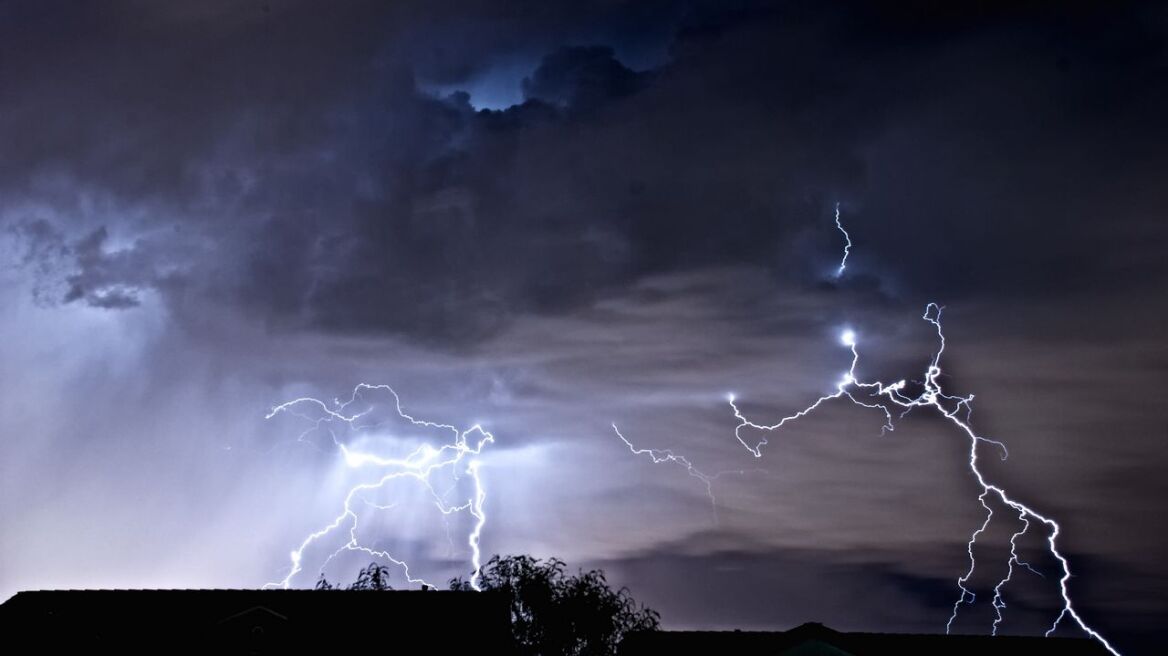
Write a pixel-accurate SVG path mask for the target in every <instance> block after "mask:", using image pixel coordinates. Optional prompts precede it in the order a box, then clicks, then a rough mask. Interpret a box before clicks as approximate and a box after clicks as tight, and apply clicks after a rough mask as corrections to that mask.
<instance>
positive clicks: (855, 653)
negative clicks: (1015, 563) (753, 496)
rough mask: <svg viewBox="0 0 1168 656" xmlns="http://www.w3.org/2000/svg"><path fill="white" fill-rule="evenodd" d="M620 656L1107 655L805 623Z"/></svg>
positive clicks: (683, 640) (1096, 649)
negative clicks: (700, 655)
mask: <svg viewBox="0 0 1168 656" xmlns="http://www.w3.org/2000/svg"><path fill="white" fill-rule="evenodd" d="M620 653H621V656H640V655H642V654H644V655H646V656H648V655H650V654H652V655H656V654H734V655H735V656H752V655H755V654H758V655H760V656H761V655H763V654H765V655H767V656H877V655H879V656H885V655H888V654H945V655H946V656H965V655H970V656H972V655H974V654H976V655H978V656H982V655H984V654H993V655H994V656H1011V655H1013V654H1019V655H1022V654H1025V655H1026V656H1032V655H1043V654H1051V655H1052V656H1053V655H1056V654H1057V655H1058V656H1099V655H1102V656H1107V653H1108V652H1107V650H1106V649H1104V648H1103V646H1102V645H1100V644H1099V643H1097V642H1095V641H1094V640H1088V639H1079V638H1043V637H1032V636H1025V637H1019V636H990V635H980V636H970V635H943V634H910V633H845V632H842V631H835V630H833V629H830V628H828V627H826V626H824V625H822V624H819V623H816V622H809V623H807V624H802V625H800V626H797V627H795V628H793V629H791V630H789V631H657V632H644V633H636V634H633V635H630V636H628V637H626V638H625V640H624V642H622V643H621V649H620Z"/></svg>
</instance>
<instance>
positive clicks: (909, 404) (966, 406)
mask: <svg viewBox="0 0 1168 656" xmlns="http://www.w3.org/2000/svg"><path fill="white" fill-rule="evenodd" d="M836 225H838V226H839V227H840V230H841V231H843V226H842V224H841V223H840V220H839V206H838V205H837V206H836ZM844 234H845V235H847V232H846V231H845V232H844ZM850 246H851V240H848V247H850ZM844 260H845V261H846V260H847V250H846V249H845V251H844ZM843 270H844V262H841V263H840V268H839V273H843ZM837 275H838V274H837ZM941 310H942V308H941V306H939V305H937V304H936V303H929V304H928V305H926V306H925V313H924V315H923V316H922V318H923V319H924V320H925V321H927V322H929V323H930V324H932V325H933V327H934V328H935V329H936V331H937V339H938V342H939V345H938V348H937V351H936V352H935V353H934V354H933V358H932V360H931V361H930V362H929V365H928V368H927V369H926V370H925V375H924V382H923V388H922V390H921V392H920V394H918V395H916V396H909V395H908V394H907V393H906V391H905V388H906V385H907V383H906V382H905V381H904V380H899V381H897V382H895V383H891V384H885V383H883V382H880V381H873V382H863V381H860V380H859V379H858V378H857V377H856V366H857V365H858V364H859V360H860V354H859V350H858V349H857V342H858V340H857V337H856V333H855V331H853V330H851V329H848V330H845V331H844V332H843V333H842V334H841V335H840V343H841V344H842V345H844V346H846V347H847V348H848V349H849V350H850V351H851V353H852V360H851V366H850V367H849V368H848V370H847V372H846V373H844V374H843V376H842V377H841V378H840V380H839V382H838V383H836V388H835V392H833V393H831V394H828V395H826V396H821V397H819V398H818V399H817V400H816V401H815V402H814V403H812V404H811V405H809V406H807V407H806V408H803V409H802V410H799V411H798V412H795V413H794V414H791V415H788V416H786V417H783V418H782V419H780V420H779V421H778V422H776V423H774V424H757V423H754V422H752V421H750V420H749V419H747V418H746V417H745V416H744V415H743V414H742V412H741V411H740V410H739V409H738V406H737V405H736V404H735V398H734V396H733V395H731V396H729V397H728V400H729V402H730V407H731V409H732V410H733V411H734V417H735V418H736V419H738V425H737V426H736V427H735V428H734V436H735V437H736V438H737V439H738V441H739V442H740V443H741V444H742V446H743V447H745V448H746V450H747V451H750V453H751V454H753V455H754V456H755V457H756V458H758V457H762V447H763V446H766V444H767V439H766V437H765V436H764V437H763V438H762V439H761V440H760V441H758V442H756V443H754V444H753V445H751V444H750V443H748V442H747V441H746V439H744V438H743V435H742V431H743V429H746V428H750V429H753V430H757V431H760V432H763V433H773V432H775V431H777V430H779V429H781V428H783V426H785V425H786V424H788V423H790V422H793V421H795V420H797V419H799V418H801V417H804V416H806V415H808V414H810V413H811V412H814V411H815V410H816V409H818V408H819V407H820V406H821V405H823V404H824V403H827V402H828V401H832V400H836V399H840V398H847V399H848V400H849V401H851V402H852V403H854V404H856V405H859V406H862V407H864V408H871V409H875V410H879V411H880V412H882V413H883V415H884V425H883V427H882V428H881V433H884V432H886V431H891V430H893V428H894V425H893V409H897V410H899V411H900V416H901V417H903V416H904V415H906V414H908V413H909V412H911V411H913V410H916V409H918V408H925V409H929V410H932V411H935V412H936V413H937V414H939V415H940V416H941V417H943V418H945V419H946V420H948V421H949V423H951V424H952V425H953V426H954V427H956V428H957V429H958V431H960V432H961V433H963V434H964V435H965V436H966V437H967V438H968V439H969V471H970V473H971V474H973V477H974V479H975V480H976V481H977V484H978V485H979V486H980V487H981V494H979V495H978V501H979V502H980V503H981V505H982V507H983V508H985V511H986V517H985V521H984V522H983V523H982V524H981V526H980V527H979V528H978V529H977V530H975V531H974V532H973V534H972V535H971V536H970V538H969V543H968V545H967V551H968V553H969V569H968V570H967V571H966V572H965V573H964V574H963V575H961V576H960V577H959V578H958V579H957V587H958V589H959V590H960V596H959V597H958V599H957V602H956V603H954V605H953V613H952V615H951V616H950V617H949V622H948V623H946V625H945V632H946V633H948V632H949V630H950V629H951V628H952V626H953V621H954V620H955V619H956V618H957V614H958V611H959V609H960V607H961V605H962V604H969V603H973V601H974V599H975V595H974V593H973V592H972V591H971V590H969V588H968V587H967V586H966V584H967V583H968V582H969V579H970V578H971V577H972V576H973V573H974V570H975V568H976V565H977V562H976V559H975V558H974V555H973V546H974V543H975V542H977V538H978V536H980V535H981V534H982V533H983V532H985V531H986V529H988V528H989V526H990V523H991V522H992V521H993V519H994V511H993V509H992V508H991V507H990V505H989V503H988V500H989V499H992V498H996V499H997V500H998V501H1000V502H1001V503H1003V504H1004V505H1006V506H1009V507H1010V508H1011V509H1012V510H1014V511H1015V512H1016V513H1017V516H1018V519H1019V520H1021V522H1022V528H1021V530H1019V531H1016V532H1015V533H1014V534H1013V535H1012V536H1011V538H1010V560H1009V563H1008V569H1007V574H1006V576H1005V578H1003V579H1002V580H1001V581H1000V582H999V583H998V584H997V586H995V587H994V598H993V606H994V610H995V613H996V619H995V620H994V623H993V629H992V630H993V633H994V635H996V634H997V629H998V624H999V623H1000V622H1001V619H1002V609H1004V608H1005V607H1006V604H1005V602H1004V601H1003V600H1002V590H1003V588H1004V587H1005V586H1006V584H1007V583H1008V582H1009V581H1010V579H1011V577H1012V576H1013V573H1014V567H1015V565H1017V566H1020V567H1024V568H1027V569H1030V570H1031V571H1034V570H1033V568H1031V567H1030V565H1028V564H1026V563H1025V562H1024V561H1022V560H1020V559H1019V557H1018V552H1017V539H1018V538H1019V537H1020V536H1022V535H1023V534H1024V533H1026V531H1027V530H1028V529H1029V528H1030V526H1031V522H1037V523H1039V524H1042V525H1043V526H1045V527H1046V529H1047V536H1046V540H1047V544H1048V545H1049V547H1048V551H1049V553H1050V554H1051V556H1053V557H1054V559H1055V560H1057V561H1058V563H1059V568H1060V571H1061V572H1062V576H1061V577H1060V578H1059V593H1060V596H1061V599H1062V602H1063V605H1062V609H1061V610H1060V612H1059V614H1058V616H1057V617H1055V618H1054V621H1053V623H1052V624H1051V626H1050V629H1048V630H1047V631H1046V635H1047V636H1049V635H1050V634H1051V633H1053V632H1054V631H1055V629H1057V628H1058V626H1059V624H1060V623H1061V622H1062V621H1063V620H1065V619H1068V618H1069V619H1070V620H1072V621H1074V622H1075V624H1077V625H1078V626H1079V628H1080V629H1082V630H1083V632H1084V633H1086V634H1087V635H1088V636H1090V637H1091V638H1093V639H1095V640H1097V641H1098V642H1099V643H1100V644H1102V645H1103V646H1104V647H1105V648H1106V649H1107V651H1108V652H1110V653H1112V654H1114V655H1115V656H1119V652H1118V651H1116V649H1115V648H1114V647H1112V646H1111V643H1109V642H1108V641H1107V640H1106V639H1105V638H1104V637H1103V636H1102V635H1100V634H1099V632H1097V631H1096V630H1094V629H1092V628H1091V627H1090V626H1088V625H1087V623H1086V622H1084V621H1083V618H1082V617H1080V616H1079V614H1078V612H1077V611H1076V610H1075V608H1074V605H1073V603H1072V601H1071V596H1070V592H1069V590H1068V588H1067V585H1068V582H1069V581H1070V579H1071V569H1070V565H1069V563H1068V562H1067V559H1066V557H1064V556H1063V555H1062V553H1061V552H1060V551H1059V549H1058V543H1057V540H1058V536H1059V534H1060V532H1061V530H1062V529H1061V527H1060V526H1059V524H1058V523H1057V522H1056V521H1055V520H1054V519H1052V518H1051V517H1048V516H1046V515H1043V514H1041V513H1039V512H1038V511H1036V510H1034V509H1033V508H1031V507H1030V506H1027V505H1025V504H1023V503H1021V502H1019V501H1017V500H1015V499H1014V498H1013V497H1011V496H1010V495H1009V494H1008V493H1007V492H1006V490H1005V489H1003V488H1002V487H1000V486H998V485H995V484H993V483H991V482H989V480H987V479H986V477H985V475H984V474H983V473H982V472H981V469H980V468H979V467H978V458H979V455H978V446H980V445H982V444H989V445H992V446H993V447H994V448H995V449H997V450H998V451H999V453H1000V456H1001V458H1002V459H1003V460H1005V459H1006V457H1007V455H1008V453H1007V451H1006V446H1005V445H1004V444H1003V443H1002V442H999V441H997V440H993V439H989V438H986V437H983V436H981V435H978V434H977V432H975V431H974V429H973V427H972V425H971V423H970V415H971V413H972V405H971V404H972V402H973V398H974V397H973V395H972V394H970V395H969V396H954V395H950V394H946V393H945V391H944V390H943V389H942V387H941V383H940V382H939V378H940V376H941V356H942V354H943V353H944V351H945V333H944V332H943V331H942V329H941ZM1035 573H1037V572H1035Z"/></svg>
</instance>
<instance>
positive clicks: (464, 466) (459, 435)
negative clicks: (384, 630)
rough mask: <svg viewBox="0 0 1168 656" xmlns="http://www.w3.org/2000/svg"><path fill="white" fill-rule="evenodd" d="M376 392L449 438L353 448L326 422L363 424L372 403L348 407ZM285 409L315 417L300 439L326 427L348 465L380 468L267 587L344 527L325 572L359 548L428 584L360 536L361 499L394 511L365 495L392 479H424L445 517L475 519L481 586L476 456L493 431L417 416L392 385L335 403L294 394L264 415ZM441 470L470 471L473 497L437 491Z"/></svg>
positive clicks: (362, 388) (474, 551)
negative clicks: (397, 448)
mask: <svg viewBox="0 0 1168 656" xmlns="http://www.w3.org/2000/svg"><path fill="white" fill-rule="evenodd" d="M375 391H379V392H388V393H389V394H390V395H391V396H392V397H393V408H394V410H395V411H396V412H397V416H398V417H399V418H401V419H404V420H406V421H407V422H409V423H410V424H411V425H412V426H415V427H418V428H427V429H438V430H439V431H443V432H449V433H450V441H449V442H447V443H445V444H442V445H440V446H437V447H434V446H431V445H430V444H423V445H421V446H419V447H418V448H417V449H415V450H414V451H413V452H411V453H410V454H408V455H406V456H405V457H404V458H390V457H384V456H381V455H378V454H376V453H367V452H365V451H358V450H354V449H352V448H350V447H349V446H348V445H346V444H344V443H343V442H341V441H340V440H339V439H338V438H337V436H336V434H335V433H334V432H333V431H332V429H331V427H329V426H328V424H331V423H333V422H342V423H343V424H345V425H347V427H349V428H360V426H358V425H357V424H356V422H358V420H360V419H361V418H362V417H365V416H366V415H368V414H369V413H370V412H372V410H373V408H372V407H370V408H369V409H366V410H364V411H361V412H348V411H347V408H348V407H349V406H350V405H352V404H353V403H354V402H356V401H358V400H359V399H361V397H362V393H367V392H375ZM302 406H307V407H310V408H313V409H315V410H317V411H319V412H320V413H322V414H321V415H320V416H319V417H318V418H316V419H315V420H313V419H312V418H311V417H309V416H307V415H305V414H302V413H301V412H300V408H301V407H302ZM284 412H286V413H290V414H294V415H296V416H299V417H303V418H306V419H309V420H310V421H314V427H313V428H310V429H309V430H308V431H305V433H303V434H301V436H300V438H301V440H303V439H304V437H305V436H306V435H307V434H308V433H311V432H312V431H314V430H318V429H324V430H327V431H328V433H329V435H331V436H332V440H333V443H334V444H335V445H336V446H337V449H338V451H339V452H340V455H341V457H342V458H343V461H344V463H345V465H346V466H347V467H349V468H351V469H361V468H366V467H375V468H377V470H378V476H377V477H376V478H375V479H374V480H373V481H372V482H367V483H361V484H359V485H356V486H354V487H352V488H350V489H349V491H348V493H347V494H346V495H345V500H344V505H343V508H342V510H341V513H340V514H339V515H337V516H336V517H335V518H334V519H333V521H332V522H331V523H329V524H328V525H327V526H325V527H323V528H321V529H320V530H317V531H315V532H313V533H310V534H309V535H308V536H306V537H305V538H304V540H303V541H301V543H300V545H299V546H298V547H297V548H296V549H295V550H293V551H292V553H291V556H290V557H291V561H292V568H291V570H290V571H289V572H288V575H287V576H285V577H284V578H283V580H281V581H279V582H278V583H269V584H268V585H266V586H264V587H280V588H288V587H289V586H290V585H291V583H292V579H293V578H294V577H295V576H296V575H297V574H298V573H300V572H301V571H302V570H303V563H302V560H303V557H304V551H305V549H307V548H308V547H309V546H310V545H312V544H313V543H315V542H316V541H318V540H320V539H322V538H324V537H325V536H328V535H330V534H332V533H334V532H339V531H343V530H344V529H345V528H347V529H348V536H349V539H348V541H347V542H345V544H343V545H342V546H341V547H340V548H338V549H337V550H336V551H334V552H333V553H332V554H331V555H329V556H328V558H326V559H325V560H324V562H323V563H321V565H320V568H319V571H321V572H323V571H324V568H325V567H326V566H327V565H328V563H329V562H330V561H331V560H332V559H333V558H335V557H336V556H338V555H340V554H341V553H342V552H346V551H349V552H361V553H365V554H368V555H370V556H373V557H374V558H381V559H384V560H388V561H389V562H392V563H393V564H394V565H396V566H398V567H399V568H401V570H402V573H403V575H404V576H405V578H406V580H407V581H409V582H410V583H417V584H423V585H429V584H428V583H427V582H426V581H425V580H424V579H422V578H420V577H416V576H414V575H413V574H411V573H410V566H409V564H408V563H406V562H405V561H404V560H402V559H400V558H397V557H395V556H394V555H392V554H391V553H389V552H388V551H386V550H380V549H374V548H372V547H370V546H367V545H365V544H362V542H361V541H360V539H359V538H358V518H359V517H360V513H359V510H358V506H357V504H358V503H363V504H364V505H365V506H368V507H371V508H373V509H375V510H383V511H384V510H390V509H392V508H393V507H395V506H396V505H397V504H388V505H377V504H374V503H372V502H371V501H369V500H368V499H367V498H366V496H367V495H369V494H372V493H375V492H376V491H378V490H381V489H383V488H384V487H385V486H386V485H387V484H388V483H390V481H394V480H399V479H413V480H416V481H418V482H419V483H421V484H422V486H423V487H424V488H425V489H426V490H427V491H428V493H429V494H430V496H431V498H432V499H433V502H434V505H435V506H436V507H437V509H438V511H439V512H441V513H442V515H443V517H444V518H445V517H446V516H449V515H452V514H455V513H463V512H465V513H468V514H469V515H470V516H471V517H472V518H473V519H474V527H473V528H472V530H471V531H470V534H469V535H468V536H467V545H468V546H469V547H470V552H471V566H472V574H471V579H470V585H471V587H472V588H473V589H475V590H478V589H479V584H478V583H479V574H480V570H481V567H482V559H481V554H480V552H479V540H480V538H481V536H482V532H483V527H484V526H485V525H486V522H487V517H486V515H485V514H484V513H483V501H484V500H485V499H486V492H485V491H484V489H483V485H482V480H481V479H480V478H479V468H480V464H481V463H480V460H479V459H478V456H479V455H480V454H481V453H482V450H483V447H484V446H486V445H487V444H488V443H493V442H494V441H495V438H494V436H493V435H491V434H490V433H489V432H487V431H486V430H484V429H483V428H482V426H480V425H478V424H475V425H474V426H471V427H470V428H468V429H466V430H459V429H458V428H456V427H454V426H452V425H449V424H440V423H434V422H430V421H424V420H421V419H416V418H414V417H412V416H410V415H408V414H406V413H405V411H404V410H402V406H401V399H400V398H399V397H398V395H397V392H395V391H394V390H393V388H391V387H389V386H388V385H369V384H366V383H361V384H360V385H358V386H357V387H356V388H354V389H353V395H352V396H351V397H350V398H349V400H348V401H345V402H340V401H334V402H333V404H332V405H331V406H330V405H329V404H326V403H324V402H323V401H319V400H317V399H314V398H299V399H295V400H292V401H289V402H287V403H284V404H281V405H278V406H276V407H274V408H272V410H271V412H269V413H268V414H267V416H266V417H265V418H266V419H271V418H272V417H274V416H276V415H277V414H280V413H284ZM439 472H446V473H447V474H448V475H450V476H452V477H453V478H454V479H456V480H457V479H458V478H459V477H461V476H463V475H468V476H469V477H470V481H471V484H472V485H471V487H472V488H473V493H472V494H470V495H469V498H466V499H460V500H459V501H456V502H454V503H450V502H448V501H447V499H446V498H447V496H448V495H449V491H446V492H439V491H438V490H437V489H436V488H435V487H434V483H433V477H434V476H435V475H436V474H437V473H439Z"/></svg>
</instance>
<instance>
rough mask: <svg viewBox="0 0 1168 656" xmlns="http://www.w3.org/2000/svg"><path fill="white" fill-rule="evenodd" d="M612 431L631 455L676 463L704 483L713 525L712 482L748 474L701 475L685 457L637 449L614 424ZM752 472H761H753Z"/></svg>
mask: <svg viewBox="0 0 1168 656" xmlns="http://www.w3.org/2000/svg"><path fill="white" fill-rule="evenodd" d="M612 430H613V431H615V432H616V436H617V437H619V438H620V439H621V441H622V442H624V443H625V446H627V447H629V451H631V452H632V453H633V455H638V456H639V455H645V456H649V459H650V460H652V461H653V463H654V464H658V463H662V462H672V463H676V464H678V465H680V466H682V467H685V470H686V471H687V472H688V473H689V475H690V476H693V477H694V478H696V479H698V480H699V481H701V482H702V483H704V484H705V486H706V496H707V497H709V498H710V510H711V511H712V512H713V514H714V523H715V524H717V523H718V499H717V497H715V496H714V481H716V480H718V479H719V478H721V477H722V476H727V475H730V474H736V475H740V476H741V475H745V474H747V473H748V472H747V470H744V469H735V470H730V471H720V472H717V473H714V474H703V473H702V472H701V471H700V470H699V469H698V468H697V467H694V466H693V463H691V462H690V461H689V459H688V458H686V457H685V456H679V455H677V454H675V453H673V451H672V450H670V449H640V448H637V447H635V446H633V443H632V442H630V441H629V440H628V438H626V437H625V436H624V435H623V434H622V433H621V432H620V429H619V428H617V427H616V424H613V425H612ZM754 471H762V470H754Z"/></svg>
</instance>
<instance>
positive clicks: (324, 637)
mask: <svg viewBox="0 0 1168 656" xmlns="http://www.w3.org/2000/svg"><path fill="white" fill-rule="evenodd" d="M510 621H511V616H510V609H509V606H508V604H507V601H506V599H504V598H502V597H501V596H499V595H496V594H493V593H490V592H482V593H476V592H448V591H441V592H440V591H436V590H427V591H421V590H418V591H414V590H410V591H397V590H394V591H383V590H376V591H375V590H60V591H36V592H20V593H18V594H17V595H16V596H14V597H12V598H11V599H9V600H8V601H6V602H5V603H4V604H3V605H0V635H3V636H4V638H5V642H6V644H7V645H8V646H9V647H11V646H13V645H20V647H19V649H20V650H21V651H20V653H60V652H62V651H63V650H68V649H76V648H85V649H87V650H92V649H93V648H98V647H100V648H102V649H111V650H116V652H123V653H124V652H132V653H138V652H147V651H148V652H152V653H173V652H180V651H181V652H189V651H203V652H207V653H221V654H267V653H305V652H308V651H309V650H315V649H320V650H322V651H323V653H342V652H350V651H352V653H368V652H367V651H366V650H367V649H369V648H376V649H377V651H379V652H383V653H406V654H415V653H416V654H427V655H429V654H459V655H460V656H465V655H466V654H472V653H476V654H507V653H510V652H511V650H512V648H511V635H510ZM358 650H360V651H358ZM14 653H15V652H14Z"/></svg>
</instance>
